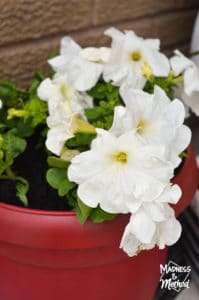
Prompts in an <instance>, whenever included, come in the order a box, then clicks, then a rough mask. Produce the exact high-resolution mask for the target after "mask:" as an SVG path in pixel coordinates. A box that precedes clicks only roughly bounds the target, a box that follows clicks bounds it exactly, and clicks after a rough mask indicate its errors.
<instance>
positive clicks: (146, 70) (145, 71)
mask: <svg viewBox="0 0 199 300" xmlns="http://www.w3.org/2000/svg"><path fill="white" fill-rule="evenodd" d="M141 71H142V75H143V76H145V77H146V78H147V79H150V77H151V75H152V74H153V72H152V69H151V67H150V65H149V64H148V63H147V62H144V65H143V66H142V68H141Z"/></svg>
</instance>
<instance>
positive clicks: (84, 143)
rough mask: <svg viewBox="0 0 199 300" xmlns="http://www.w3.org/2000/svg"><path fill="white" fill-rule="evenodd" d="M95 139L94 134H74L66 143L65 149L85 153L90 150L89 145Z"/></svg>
mask: <svg viewBox="0 0 199 300" xmlns="http://www.w3.org/2000/svg"><path fill="white" fill-rule="evenodd" d="M95 137H96V134H93V133H76V134H75V136H74V137H73V138H70V139H69V140H68V141H67V142H66V147H67V148H69V149H76V150H79V151H80V152H82V151H86V150H88V149H89V148H90V144H91V142H92V140H93V139H94V138H95Z"/></svg>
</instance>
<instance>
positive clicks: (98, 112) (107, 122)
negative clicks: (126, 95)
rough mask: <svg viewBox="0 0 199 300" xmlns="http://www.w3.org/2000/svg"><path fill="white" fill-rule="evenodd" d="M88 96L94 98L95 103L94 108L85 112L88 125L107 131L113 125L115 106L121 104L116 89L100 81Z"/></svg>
mask: <svg viewBox="0 0 199 300" xmlns="http://www.w3.org/2000/svg"><path fill="white" fill-rule="evenodd" d="M88 94H89V95H91V96H92V97H93V98H94V103H95V107H93V108H88V109H86V110H85V114H86V117H87V119H88V121H89V123H91V124H92V125H93V126H95V127H97V128H103V129H107V130H108V129H109V128H110V127H111V125H112V123H113V115H114V108H115V106H117V105H122V104H123V102H122V100H121V98H120V95H119V89H118V87H115V86H113V85H112V84H111V83H110V82H108V83H107V82H104V81H102V80H101V81H100V82H98V83H97V84H96V85H95V86H94V87H93V88H92V89H91V90H90V91H89V92H88Z"/></svg>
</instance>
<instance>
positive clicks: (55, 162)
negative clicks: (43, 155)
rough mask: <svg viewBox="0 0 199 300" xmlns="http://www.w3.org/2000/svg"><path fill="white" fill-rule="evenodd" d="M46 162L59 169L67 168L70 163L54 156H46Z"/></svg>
mask: <svg viewBox="0 0 199 300" xmlns="http://www.w3.org/2000/svg"><path fill="white" fill-rule="evenodd" d="M47 163H48V165H49V166H50V167H55V168H60V169H67V168H68V166H69V164H70V162H69V161H66V160H63V159H61V158H58V157H55V156H49V157H48V158H47Z"/></svg>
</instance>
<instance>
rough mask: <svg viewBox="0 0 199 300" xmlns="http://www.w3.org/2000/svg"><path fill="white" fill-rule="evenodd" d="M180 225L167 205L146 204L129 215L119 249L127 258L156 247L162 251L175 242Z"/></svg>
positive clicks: (179, 232) (178, 235)
mask: <svg viewBox="0 0 199 300" xmlns="http://www.w3.org/2000/svg"><path fill="white" fill-rule="evenodd" d="M181 231H182V228H181V225H180V223H179V221H178V220H176V218H175V216H174V211H173V209H172V208H171V207H170V206H169V205H168V204H161V206H160V205H158V204H157V203H156V204H154V203H147V205H143V206H142V207H141V208H140V209H139V210H138V211H137V212H136V213H134V214H132V215H131V218H130V221H129V223H128V224H127V226H126V228H125V231H124V233H123V236H122V240H121V243H120V248H122V249H123V250H124V251H125V252H126V253H127V254H128V255H129V256H134V255H137V254H138V253H139V252H140V251H141V250H147V249H152V248H154V247H155V245H157V246H158V247H159V248H160V249H163V248H164V247H165V246H166V245H167V246H171V245H173V244H174V243H176V242H177V240H178V239H179V237H180V235H181Z"/></svg>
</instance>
